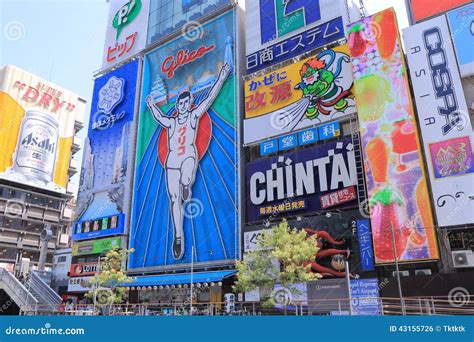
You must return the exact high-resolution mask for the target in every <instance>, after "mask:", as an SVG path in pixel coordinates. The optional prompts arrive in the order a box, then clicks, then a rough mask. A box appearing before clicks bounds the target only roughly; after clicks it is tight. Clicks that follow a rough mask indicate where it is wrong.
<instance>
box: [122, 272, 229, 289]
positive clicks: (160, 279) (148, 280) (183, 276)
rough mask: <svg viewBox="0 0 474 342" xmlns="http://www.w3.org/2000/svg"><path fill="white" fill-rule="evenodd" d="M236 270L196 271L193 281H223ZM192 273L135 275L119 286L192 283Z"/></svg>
mask: <svg viewBox="0 0 474 342" xmlns="http://www.w3.org/2000/svg"><path fill="white" fill-rule="evenodd" d="M236 273H237V271H236V270H229V271H214V272H196V273H193V283H210V282H218V281H222V279H224V278H227V277H230V276H232V275H234V274H236ZM190 283H191V273H178V274H162V275H157V276H139V277H133V281H132V282H129V283H124V284H121V285H119V286H159V285H179V284H190Z"/></svg>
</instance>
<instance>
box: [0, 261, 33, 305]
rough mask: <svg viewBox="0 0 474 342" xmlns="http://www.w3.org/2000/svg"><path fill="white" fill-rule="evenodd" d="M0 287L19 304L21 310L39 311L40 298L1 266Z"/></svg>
mask: <svg viewBox="0 0 474 342" xmlns="http://www.w3.org/2000/svg"><path fill="white" fill-rule="evenodd" d="M0 289H3V290H4V291H5V292H6V293H7V294H8V295H9V296H10V298H11V299H12V300H13V301H14V302H15V303H16V304H17V305H18V307H19V308H20V311H23V312H37V309H38V300H37V299H36V297H35V296H33V294H31V292H30V291H28V290H27V289H26V287H25V286H24V285H23V284H22V283H21V282H20V281H19V280H18V279H16V278H15V276H14V275H13V274H12V273H10V272H8V271H7V270H5V269H2V268H0Z"/></svg>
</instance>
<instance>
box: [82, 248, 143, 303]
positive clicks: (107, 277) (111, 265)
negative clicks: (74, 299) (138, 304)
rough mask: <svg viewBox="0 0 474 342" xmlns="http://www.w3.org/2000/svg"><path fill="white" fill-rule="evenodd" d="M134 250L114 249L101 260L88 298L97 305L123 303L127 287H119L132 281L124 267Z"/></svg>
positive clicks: (87, 294)
mask: <svg viewBox="0 0 474 342" xmlns="http://www.w3.org/2000/svg"><path fill="white" fill-rule="evenodd" d="M133 251H134V250H133V249H120V248H113V249H111V250H110V251H108V252H107V254H106V255H105V257H104V258H103V259H100V260H99V264H98V267H97V273H96V274H95V276H94V277H93V278H92V280H91V290H90V291H89V292H87V293H86V295H85V296H86V297H87V298H89V299H91V300H92V301H93V302H94V303H95V304H96V305H105V304H107V305H112V304H119V303H122V302H123V301H124V299H125V295H126V289H125V287H122V286H118V285H120V284H124V283H127V282H130V281H132V278H130V277H128V276H127V274H126V272H125V268H124V267H123V265H124V264H125V261H126V260H127V258H128V256H129V255H130V253H133Z"/></svg>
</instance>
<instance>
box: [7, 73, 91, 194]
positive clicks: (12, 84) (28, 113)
mask: <svg viewBox="0 0 474 342" xmlns="http://www.w3.org/2000/svg"><path fill="white" fill-rule="evenodd" d="M84 107H85V101H84V100H82V99H80V98H79V96H78V95H77V94H75V93H73V92H71V91H68V90H66V89H63V88H61V87H59V86H57V85H55V84H53V83H51V82H48V81H46V80H44V79H42V78H40V77H37V76H35V75H33V74H30V73H29V72H26V71H24V70H22V69H19V68H17V67H14V66H12V65H7V66H5V67H3V68H2V69H1V70H0V179H7V180H9V181H12V182H17V183H21V184H25V185H28V186H30V187H36V188H40V189H43V190H49V191H54V192H57V193H65V192H66V187H67V183H68V169H69V163H70V161H71V147H72V143H73V139H74V135H75V132H74V122H75V119H76V118H78V119H79V118H80V120H82V116H83V115H84V109H85V108H84Z"/></svg>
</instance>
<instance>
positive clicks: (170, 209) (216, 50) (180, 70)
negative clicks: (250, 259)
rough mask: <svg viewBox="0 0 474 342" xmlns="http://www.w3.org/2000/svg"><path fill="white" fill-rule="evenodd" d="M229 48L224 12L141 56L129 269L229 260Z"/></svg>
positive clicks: (232, 184)
mask: <svg viewBox="0 0 474 342" xmlns="http://www.w3.org/2000/svg"><path fill="white" fill-rule="evenodd" d="M234 42H235V14H234V11H230V12H227V13H226V14H224V15H222V16H220V17H218V18H216V19H214V20H212V21H210V22H208V23H206V24H204V25H203V30H202V31H201V34H200V36H199V37H189V36H187V35H183V36H180V37H179V38H177V39H175V40H173V41H171V42H169V43H167V44H165V45H162V46H160V47H159V48H158V49H156V50H154V51H152V52H150V53H148V54H147V55H146V56H145V62H144V72H143V87H142V100H141V113H140V123H139V128H138V144H137V159H136V160H137V162H136V175H135V189H134V204H133V218H132V229H131V238H130V247H132V248H134V249H135V253H133V254H132V256H131V258H130V261H129V267H130V268H131V269H140V268H150V267H162V268H163V267H170V266H171V267H173V266H176V265H182V264H189V263H191V261H193V262H195V263H199V262H216V261H226V260H233V259H235V258H236V257H238V248H237V246H238V240H237V238H238V235H237V229H238V222H237V210H238V209H237V207H238V191H237V186H238V185H237V160H238V138H237V132H238V107H237V77H236V76H235V66H234V60H235V52H234V51H235V48H234ZM192 251H193V254H191V253H192Z"/></svg>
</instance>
